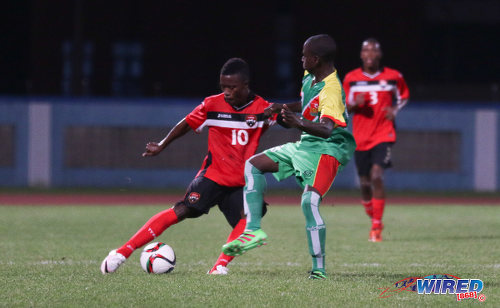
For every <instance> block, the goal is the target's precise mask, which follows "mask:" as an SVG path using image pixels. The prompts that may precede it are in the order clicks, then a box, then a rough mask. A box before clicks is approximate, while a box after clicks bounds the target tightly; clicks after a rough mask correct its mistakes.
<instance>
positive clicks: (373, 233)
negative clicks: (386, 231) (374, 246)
mask: <svg viewBox="0 0 500 308" xmlns="http://www.w3.org/2000/svg"><path fill="white" fill-rule="evenodd" d="M368 241H370V242H382V229H381V228H379V229H371V230H370V235H369V236H368Z"/></svg>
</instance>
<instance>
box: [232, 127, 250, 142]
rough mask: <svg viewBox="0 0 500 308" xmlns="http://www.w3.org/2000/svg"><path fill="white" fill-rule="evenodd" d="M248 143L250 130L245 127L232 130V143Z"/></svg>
mask: <svg viewBox="0 0 500 308" xmlns="http://www.w3.org/2000/svg"><path fill="white" fill-rule="evenodd" d="M247 143H248V132H247V131H246V130H244V129H239V130H238V129H233V130H232V131H231V145H237V144H239V145H246V144H247Z"/></svg>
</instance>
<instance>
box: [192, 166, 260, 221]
mask: <svg viewBox="0 0 500 308" xmlns="http://www.w3.org/2000/svg"><path fill="white" fill-rule="evenodd" d="M183 202H184V204H185V205H186V206H188V207H189V208H191V209H194V210H195V211H196V212H198V213H199V215H200V216H201V215H202V214H208V212H209V211H210V209H211V208H212V207H214V206H215V205H218V206H219V210H220V211H221V212H222V213H223V214H224V216H225V217H226V220H227V222H228V223H229V224H230V225H231V227H233V228H234V227H235V226H236V225H237V224H238V222H239V221H240V219H241V217H242V215H243V187H228V186H222V185H219V184H217V183H216V182H214V181H212V180H210V179H208V178H206V177H204V176H199V177H196V178H194V179H193V181H192V182H191V183H190V184H189V187H188V189H187V192H186V195H185V196H184V200H183ZM265 209H266V208H265V205H264V210H263V214H264V213H265Z"/></svg>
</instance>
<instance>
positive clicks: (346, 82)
mask: <svg viewBox="0 0 500 308" xmlns="http://www.w3.org/2000/svg"><path fill="white" fill-rule="evenodd" d="M349 76H350V75H349V74H347V75H346V76H345V77H344V83H343V87H344V92H345V101H346V103H347V104H350V105H354V100H353V98H352V97H351V85H350V83H351V80H350V78H349Z"/></svg>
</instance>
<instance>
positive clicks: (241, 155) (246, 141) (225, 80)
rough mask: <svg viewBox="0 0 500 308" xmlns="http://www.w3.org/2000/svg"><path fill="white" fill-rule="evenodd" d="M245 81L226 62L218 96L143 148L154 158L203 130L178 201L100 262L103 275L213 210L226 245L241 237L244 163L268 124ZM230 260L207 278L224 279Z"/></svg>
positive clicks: (235, 61)
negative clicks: (198, 154)
mask: <svg viewBox="0 0 500 308" xmlns="http://www.w3.org/2000/svg"><path fill="white" fill-rule="evenodd" d="M249 79H250V77H249V68H248V64H247V63H246V62H245V61H244V60H242V59H240V58H232V59H229V60H228V61H227V62H226V63H225V64H224V66H223V67H222V69H221V72H220V87H221V90H222V93H220V94H218V95H213V96H210V97H207V98H205V99H204V101H203V102H202V103H201V104H200V105H198V106H197V107H196V108H195V109H194V110H193V111H192V112H191V113H189V114H188V115H187V116H186V117H185V118H183V119H182V120H181V121H180V122H179V123H177V125H176V126H175V127H174V128H172V130H171V131H170V132H169V133H168V134H167V136H166V137H165V138H164V139H163V140H162V141H160V142H159V143H156V142H149V143H148V144H147V145H146V151H145V152H144V153H143V154H142V156H144V157H149V156H155V155H158V154H159V153H160V152H162V151H163V150H164V149H165V148H166V147H167V146H169V145H170V144H171V143H172V141H174V140H176V139H177V138H180V137H182V136H183V135H185V134H186V133H187V132H189V131H190V130H194V131H195V132H198V133H199V132H201V131H202V129H203V128H204V127H208V154H207V156H206V157H205V160H204V161H203V164H202V166H201V169H200V171H199V172H198V174H197V175H196V177H195V178H194V179H193V181H192V182H191V183H190V185H189V187H188V189H187V192H186V194H185V196H184V198H183V199H182V200H180V201H179V202H177V203H176V204H175V205H174V206H173V207H172V208H169V209H167V210H164V211H162V212H160V213H157V214H156V215H154V216H153V217H151V219H149V220H148V221H147V222H146V224H145V225H144V226H143V227H142V228H140V229H139V231H137V233H136V234H135V235H134V236H132V237H131V238H130V239H129V240H128V241H127V242H126V243H125V244H124V245H123V246H121V247H120V248H118V249H117V250H113V251H111V252H110V253H109V255H108V256H107V257H106V258H105V259H104V261H103V262H102V265H101V272H102V273H103V274H106V273H113V272H115V271H116V270H117V269H118V267H119V266H120V265H121V264H122V263H123V262H125V260H126V259H127V258H128V257H129V256H130V255H131V254H132V253H133V252H134V250H136V249H137V248H140V247H142V246H144V245H145V244H147V243H149V242H150V241H152V240H153V239H155V238H156V237H158V236H160V234H162V232H163V231H165V230H166V229H167V228H168V227H170V226H171V225H174V224H176V223H178V222H180V221H182V220H184V219H185V218H196V217H199V216H201V215H202V214H208V212H209V210H210V208H212V207H213V206H215V205H218V206H219V209H220V210H221V211H222V213H223V214H224V216H225V217H226V220H227V221H228V223H229V224H230V225H231V227H233V230H232V232H231V234H230V235H229V238H228V239H227V240H228V241H232V240H234V239H235V238H236V237H238V236H239V235H240V234H241V233H242V232H243V230H244V229H245V225H246V220H245V215H244V210H243V186H244V185H245V179H244V175H243V171H244V166H245V161H246V160H247V159H248V158H250V157H251V156H252V155H254V154H255V151H256V150H257V146H258V144H259V140H260V137H261V136H262V134H263V133H264V131H265V130H266V129H267V127H268V125H269V124H271V123H272V122H273V121H274V120H273V119H274V118H271V119H268V118H267V117H266V116H265V115H264V110H265V109H266V108H267V107H269V106H270V105H271V104H270V103H269V102H267V101H266V100H264V99H263V98H261V97H260V96H258V95H256V94H255V93H253V92H252V91H251V90H250V88H249ZM263 206H264V205H263ZM264 210H265V206H264ZM233 258H234V257H231V256H227V255H225V254H221V255H220V256H219V258H218V260H217V262H216V263H215V265H214V266H213V268H212V269H211V270H210V271H209V274H227V264H228V263H229V262H231V260H232V259H233Z"/></svg>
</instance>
